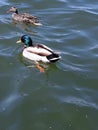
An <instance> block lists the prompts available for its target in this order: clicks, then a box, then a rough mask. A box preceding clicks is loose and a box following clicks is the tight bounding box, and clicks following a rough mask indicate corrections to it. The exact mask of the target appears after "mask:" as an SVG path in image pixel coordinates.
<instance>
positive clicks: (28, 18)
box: [7, 7, 41, 25]
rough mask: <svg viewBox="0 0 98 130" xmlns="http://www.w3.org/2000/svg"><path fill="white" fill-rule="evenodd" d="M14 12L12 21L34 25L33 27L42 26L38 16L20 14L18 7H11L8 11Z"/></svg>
mask: <svg viewBox="0 0 98 130" xmlns="http://www.w3.org/2000/svg"><path fill="white" fill-rule="evenodd" d="M7 12H8V13H9V12H13V14H12V19H13V20H15V21H17V22H23V23H27V24H33V25H41V23H40V22H39V19H38V18H37V17H36V16H32V15H30V14H28V13H23V14H19V13H18V9H17V8H16V7H11V8H10V9H9V10H8V11H7Z"/></svg>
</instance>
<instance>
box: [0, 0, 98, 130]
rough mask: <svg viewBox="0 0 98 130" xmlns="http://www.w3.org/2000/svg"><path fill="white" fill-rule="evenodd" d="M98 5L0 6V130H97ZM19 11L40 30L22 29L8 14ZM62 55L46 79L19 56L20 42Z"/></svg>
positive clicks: (57, 0) (39, 2)
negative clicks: (25, 36) (12, 9)
mask: <svg viewBox="0 0 98 130" xmlns="http://www.w3.org/2000/svg"><path fill="white" fill-rule="evenodd" d="M97 5H98V2H97V0H95V1H89V0H86V1H84V0H82V1H81V0H50V1H49V0H32V1H31V0H28V1H26V0H21V1H20V2H18V1H16V2H15V1H12V0H1V1H0V84H1V85H0V130H98V6H97ZM11 6H16V7H17V8H19V11H20V12H29V13H31V14H33V15H35V16H38V17H39V18H40V21H41V23H42V24H43V25H42V26H40V27H34V26H32V27H30V26H24V25H18V24H15V23H13V22H12V20H11V14H7V13H6V11H7V10H8V9H9V8H10V7H11ZM23 34H28V35H30V36H31V37H32V39H33V41H34V42H39V43H43V44H45V45H47V46H49V47H51V48H52V49H54V50H56V51H58V52H59V53H60V55H61V57H62V59H61V60H60V61H58V62H57V63H55V64H50V65H44V66H45V68H46V70H45V73H40V72H39V71H38V70H37V68H36V67H34V66H33V67H28V65H31V63H28V62H27V61H25V60H24V59H23V57H22V55H21V48H22V45H17V44H16V41H17V40H18V39H19V37H20V36H21V35H23Z"/></svg>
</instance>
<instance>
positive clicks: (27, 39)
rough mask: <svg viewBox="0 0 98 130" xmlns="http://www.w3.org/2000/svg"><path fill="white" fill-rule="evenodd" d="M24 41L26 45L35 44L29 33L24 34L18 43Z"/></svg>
mask: <svg viewBox="0 0 98 130" xmlns="http://www.w3.org/2000/svg"><path fill="white" fill-rule="evenodd" d="M21 42H23V43H24V45H25V46H26V47H30V46H33V42H32V39H31V38H30V37H29V36H28V35H23V36H22V37H21V39H20V40H18V41H17V42H16V43H21Z"/></svg>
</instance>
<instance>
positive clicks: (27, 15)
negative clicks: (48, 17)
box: [22, 13, 37, 19]
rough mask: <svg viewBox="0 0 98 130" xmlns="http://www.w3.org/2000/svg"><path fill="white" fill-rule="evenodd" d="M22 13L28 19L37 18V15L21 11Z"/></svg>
mask: <svg viewBox="0 0 98 130" xmlns="http://www.w3.org/2000/svg"><path fill="white" fill-rule="evenodd" d="M22 15H23V16H24V17H25V18H28V19H35V18H37V17H35V16H33V15H31V14H28V13H23V14H22Z"/></svg>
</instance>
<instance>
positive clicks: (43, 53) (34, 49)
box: [16, 35, 61, 72]
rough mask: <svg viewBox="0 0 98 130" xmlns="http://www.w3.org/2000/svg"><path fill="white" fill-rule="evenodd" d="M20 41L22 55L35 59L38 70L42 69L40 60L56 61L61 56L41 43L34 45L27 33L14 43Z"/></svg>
mask: <svg viewBox="0 0 98 130" xmlns="http://www.w3.org/2000/svg"><path fill="white" fill-rule="evenodd" d="M20 42H23V43H24V49H23V52H22V55H23V56H24V57H25V58H27V59H29V60H31V61H35V62H36V65H37V68H38V69H39V70H40V72H43V71H44V70H43V68H42V67H41V66H40V65H39V62H40V61H41V62H44V63H51V62H56V61H58V60H59V59H60V58H61V57H60V56H59V55H58V54H57V53H56V52H54V51H53V50H52V49H50V48H49V47H47V46H45V45H43V44H37V45H34V44H33V41H32V39H31V38H30V37H29V36H28V35H23V36H22V37H21V39H20V40H18V41H17V42H16V43H20Z"/></svg>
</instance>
